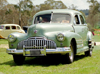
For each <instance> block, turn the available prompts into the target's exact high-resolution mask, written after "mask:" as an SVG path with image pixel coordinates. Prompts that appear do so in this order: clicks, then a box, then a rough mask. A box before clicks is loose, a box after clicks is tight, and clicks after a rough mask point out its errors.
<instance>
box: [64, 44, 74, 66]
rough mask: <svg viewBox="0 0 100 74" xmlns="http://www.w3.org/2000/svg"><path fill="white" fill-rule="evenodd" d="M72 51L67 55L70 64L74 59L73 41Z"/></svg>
mask: <svg viewBox="0 0 100 74" xmlns="http://www.w3.org/2000/svg"><path fill="white" fill-rule="evenodd" d="M70 48H71V52H70V53H68V54H66V55H67V63H68V64H70V63H72V62H73V61H74V45H73V43H71V46H70Z"/></svg>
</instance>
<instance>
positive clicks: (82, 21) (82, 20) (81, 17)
mask: <svg viewBox="0 0 100 74" xmlns="http://www.w3.org/2000/svg"><path fill="white" fill-rule="evenodd" d="M80 19H81V23H82V24H84V23H85V21H84V18H83V16H82V15H80Z"/></svg>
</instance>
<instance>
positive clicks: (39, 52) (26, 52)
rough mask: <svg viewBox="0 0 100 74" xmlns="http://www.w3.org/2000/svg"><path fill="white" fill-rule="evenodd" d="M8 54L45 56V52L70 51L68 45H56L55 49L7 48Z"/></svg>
mask: <svg viewBox="0 0 100 74" xmlns="http://www.w3.org/2000/svg"><path fill="white" fill-rule="evenodd" d="M6 52H7V53H8V54H12V55H14V54H16V55H23V56H46V54H57V53H59V54H66V53H69V52H71V49H70V47H58V48H56V49H46V48H44V49H19V50H17V49H7V50H6Z"/></svg>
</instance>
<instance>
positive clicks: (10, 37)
mask: <svg viewBox="0 0 100 74" xmlns="http://www.w3.org/2000/svg"><path fill="white" fill-rule="evenodd" d="M16 39H17V38H16V37H15V36H14V35H11V34H10V35H8V41H9V42H15V41H16Z"/></svg>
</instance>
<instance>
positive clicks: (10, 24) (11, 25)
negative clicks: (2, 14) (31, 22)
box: [0, 24, 19, 26]
mask: <svg viewBox="0 0 100 74" xmlns="http://www.w3.org/2000/svg"><path fill="white" fill-rule="evenodd" d="M0 25H2V26H19V25H18V24H0Z"/></svg>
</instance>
